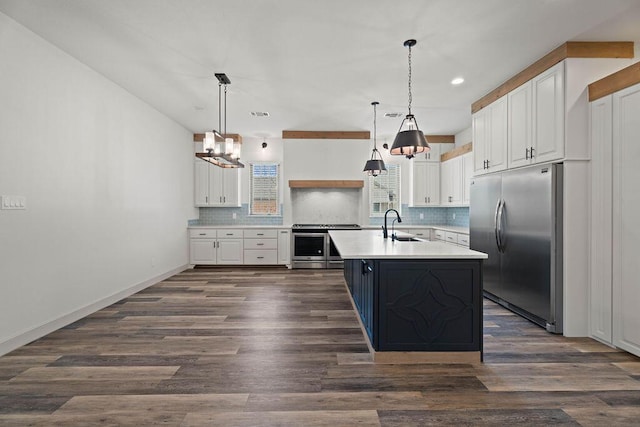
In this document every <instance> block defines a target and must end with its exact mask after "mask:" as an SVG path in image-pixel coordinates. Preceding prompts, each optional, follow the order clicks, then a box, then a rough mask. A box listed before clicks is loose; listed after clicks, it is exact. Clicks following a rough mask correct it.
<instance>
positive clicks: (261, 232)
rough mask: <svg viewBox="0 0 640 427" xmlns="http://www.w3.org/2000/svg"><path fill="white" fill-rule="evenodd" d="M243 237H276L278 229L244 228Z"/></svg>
mask: <svg viewBox="0 0 640 427" xmlns="http://www.w3.org/2000/svg"><path fill="white" fill-rule="evenodd" d="M244 237H245V238H249V239H264V238H266V239H275V238H277V237H278V230H275V229H259V228H256V229H245V230H244Z"/></svg>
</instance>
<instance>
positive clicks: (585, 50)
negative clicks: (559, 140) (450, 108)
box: [471, 42, 633, 113]
mask: <svg viewBox="0 0 640 427" xmlns="http://www.w3.org/2000/svg"><path fill="white" fill-rule="evenodd" d="M567 58H633V42H566V43H564V44H562V45H561V46H559V47H558V48H556V49H554V50H553V51H551V52H549V53H548V54H547V55H545V56H543V57H542V58H540V59H539V60H537V61H536V62H534V63H533V64H531V65H530V66H528V67H527V68H525V69H524V70H522V71H521V72H519V73H518V74H516V75H515V76H513V77H511V78H510V79H509V80H507V81H506V82H504V83H503V84H501V85H500V86H498V87H497V88H495V89H494V90H492V91H491V92H489V93H488V94H486V95H485V96H483V97H482V98H480V99H479V100H477V101H476V102H474V103H473V104H471V113H475V112H477V111H479V110H481V109H483V108H484V107H486V106H487V105H489V104H491V103H493V102H494V101H496V100H497V99H498V98H501V97H502V96H504V95H506V94H507V93H509V92H511V91H512V90H514V89H515V88H517V87H518V86H520V85H522V84H524V83H526V82H528V81H529V80H531V79H532V78H534V77H535V76H537V75H538V74H540V73H542V72H543V71H545V70H548V69H549V68H551V67H553V66H554V65H556V64H557V63H559V62H561V61H563V60H565V59H567Z"/></svg>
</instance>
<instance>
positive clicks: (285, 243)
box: [278, 230, 291, 265]
mask: <svg viewBox="0 0 640 427" xmlns="http://www.w3.org/2000/svg"><path fill="white" fill-rule="evenodd" d="M278 264H283V265H288V264H291V230H278Z"/></svg>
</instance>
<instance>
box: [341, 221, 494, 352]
mask: <svg viewBox="0 0 640 427" xmlns="http://www.w3.org/2000/svg"><path fill="white" fill-rule="evenodd" d="M400 234H401V238H404V239H406V238H408V237H409V236H406V235H402V233H400ZM329 235H330V236H331V239H332V240H333V243H334V245H335V246H336V248H337V250H338V252H339V253H340V256H341V257H342V259H343V260H344V276H345V281H346V283H347V287H348V289H349V293H350V295H351V298H352V302H353V305H354V307H355V309H356V311H357V312H358V314H359V319H360V321H361V324H362V327H363V329H364V331H365V334H366V336H367V338H368V344H369V347H370V350H371V352H372V353H373V356H374V361H375V362H377V363H416V362H437V363H447V362H449V363H477V362H479V361H481V360H482V261H483V260H484V259H486V258H487V255H486V254H484V253H482V252H477V251H473V250H469V249H467V248H464V247H462V246H457V245H451V244H447V243H443V242H432V241H425V240H418V241H397V240H396V241H392V239H391V237H389V238H387V239H384V238H383V237H382V232H381V231H380V230H359V231H343V230H339V231H330V232H329Z"/></svg>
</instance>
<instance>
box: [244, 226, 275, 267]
mask: <svg viewBox="0 0 640 427" xmlns="http://www.w3.org/2000/svg"><path fill="white" fill-rule="evenodd" d="M244 263H245V264H277V263H278V230H275V229H266V228H265V229H262V228H261V229H246V230H245V232H244Z"/></svg>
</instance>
